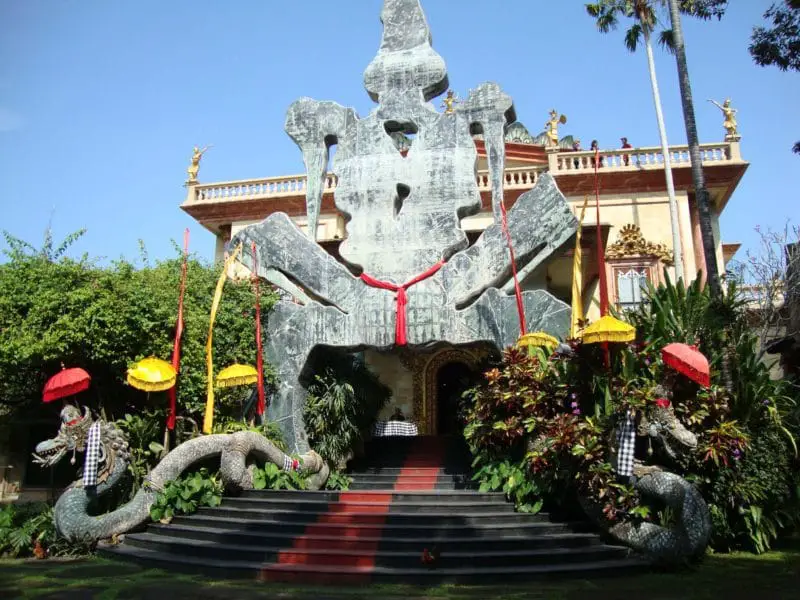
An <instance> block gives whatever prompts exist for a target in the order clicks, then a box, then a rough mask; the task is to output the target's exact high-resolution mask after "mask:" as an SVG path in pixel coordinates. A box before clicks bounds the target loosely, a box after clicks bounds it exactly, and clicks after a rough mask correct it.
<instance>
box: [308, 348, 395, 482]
mask: <svg viewBox="0 0 800 600" xmlns="http://www.w3.org/2000/svg"><path fill="white" fill-rule="evenodd" d="M310 362H311V365H312V367H311V368H312V372H314V373H315V375H314V377H313V379H312V380H311V382H310V385H309V387H308V397H307V398H306V406H305V411H304V413H303V419H304V421H305V425H306V431H307V432H308V438H309V443H310V445H311V447H312V448H314V450H315V451H316V452H318V453H319V455H320V456H321V457H322V458H323V459H324V460H325V461H326V462H327V463H328V464H329V465H331V468H332V469H333V470H340V469H344V467H345V466H346V464H347V461H348V460H350V458H352V457H353V455H354V453H355V452H356V450H357V449H358V447H359V446H360V444H361V443H362V442H363V440H364V437H365V436H366V434H367V433H368V432H369V429H370V427H371V426H372V424H373V423H374V421H375V416H376V415H377V414H378V411H379V410H380V409H381V408H382V407H383V406H384V405H385V404H386V402H388V401H389V398H390V397H391V391H390V390H389V389H388V388H387V387H386V386H384V385H383V384H381V383H380V381H379V380H378V378H377V377H376V376H375V374H374V373H372V372H371V371H370V370H369V368H367V366H366V365H365V364H364V363H363V362H361V361H360V360H358V359H357V358H356V357H353V356H352V355H349V354H340V353H335V352H326V353H324V354H318V355H317V356H316V357H312V358H311V359H310Z"/></svg>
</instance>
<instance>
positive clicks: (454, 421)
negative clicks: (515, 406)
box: [421, 345, 492, 435]
mask: <svg viewBox="0 0 800 600" xmlns="http://www.w3.org/2000/svg"><path fill="white" fill-rule="evenodd" d="M491 353H492V349H491V348H490V347H487V346H484V345H475V346H465V347H452V346H451V347H447V348H443V349H440V350H439V351H438V352H435V353H434V354H433V355H429V357H428V359H427V361H426V362H425V365H424V367H423V368H422V382H423V385H424V388H423V394H422V398H421V400H422V402H421V404H422V408H423V410H422V411H421V412H422V414H423V415H424V417H423V419H421V420H422V421H423V423H421V425H423V427H421V433H425V434H427V435H454V434H458V435H460V434H461V433H462V431H463V429H464V424H463V423H462V422H461V420H460V417H459V406H460V404H461V395H462V394H463V393H464V391H466V390H467V389H469V388H471V387H473V386H475V385H476V384H477V383H478V382H479V381H480V380H481V376H482V372H483V368H482V367H483V366H484V364H485V360H486V359H487V357H488V356H489V355H490V354H491Z"/></svg>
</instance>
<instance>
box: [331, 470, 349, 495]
mask: <svg viewBox="0 0 800 600" xmlns="http://www.w3.org/2000/svg"><path fill="white" fill-rule="evenodd" d="M351 483H353V478H352V477H349V476H348V475H346V474H345V473H340V472H339V471H331V473H330V475H328V479H327V481H325V489H326V490H342V491H344V490H349V489H350V484H351Z"/></svg>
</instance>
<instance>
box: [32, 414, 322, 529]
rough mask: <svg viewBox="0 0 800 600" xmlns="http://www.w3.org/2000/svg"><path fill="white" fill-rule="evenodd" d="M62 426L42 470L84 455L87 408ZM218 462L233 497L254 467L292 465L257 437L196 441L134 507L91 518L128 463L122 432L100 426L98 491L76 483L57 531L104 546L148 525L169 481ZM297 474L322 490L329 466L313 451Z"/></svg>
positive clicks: (59, 506) (41, 450)
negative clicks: (209, 462) (94, 504)
mask: <svg viewBox="0 0 800 600" xmlns="http://www.w3.org/2000/svg"><path fill="white" fill-rule="evenodd" d="M61 421H62V422H61V427H60V429H59V431H58V435H56V436H55V437H54V438H51V439H49V440H45V441H43V442H41V443H40V444H38V445H37V446H36V451H35V452H34V454H33V459H34V462H36V463H38V464H40V465H41V466H43V467H50V466H53V465H55V464H56V463H57V462H58V461H60V460H61V459H62V458H64V456H66V454H68V453H72V455H73V456H72V462H73V464H74V462H75V454H76V453H83V452H84V451H85V450H86V440H87V436H88V432H89V429H90V427H91V426H92V425H93V423H94V420H93V419H92V415H91V413H90V412H89V409H88V408H86V407H84V411H83V414H81V411H80V410H79V409H78V408H76V407H75V406H71V405H67V406H66V407H65V408H64V410H62V411H61ZM217 456H218V457H219V458H220V469H219V472H220V477H221V479H222V481H223V483H224V484H225V487H226V489H227V490H228V491H229V492H236V491H239V490H242V489H251V488H252V487H253V481H252V464H253V463H254V462H261V463H263V462H265V461H270V462H273V463H275V464H277V465H278V466H281V467H283V466H284V465H285V464H293V461H292V459H291V458H290V457H287V455H286V454H284V453H283V452H282V451H281V450H279V449H278V448H276V447H275V446H274V445H273V444H272V443H271V442H269V441H268V440H267V439H266V438H264V437H263V436H262V435H260V434H258V433H256V432H253V431H238V432H236V433H231V434H214V435H205V436H201V437H196V438H193V439H190V440H188V441H186V442H183V443H182V444H180V445H179V446H177V447H176V448H175V449H174V450H172V451H171V452H170V453H169V454H167V456H166V457H164V459H163V460H161V462H160V463H159V464H158V465H157V466H156V467H155V468H154V469H153V470H152V471H150V473H149V474H148V475H147V477H146V478H145V483H144V485H142V487H141V488H140V489H139V491H138V492H137V493H136V495H135V496H134V497H133V499H131V501H130V502H128V503H127V504H124V505H123V506H120V507H119V508H117V509H116V510H113V511H111V512H109V513H106V514H103V515H98V516H92V515H91V514H90V513H89V509H90V505H91V504H92V501H93V500H94V499H96V498H98V497H100V496H102V495H104V494H107V493H108V492H110V491H111V490H112V489H113V488H114V486H115V485H117V484H118V483H119V482H120V480H121V479H122V478H123V477H124V476H125V474H126V472H127V469H128V464H129V460H130V452H129V449H128V442H127V440H126V438H125V435H124V434H123V432H122V431H121V430H120V429H118V428H117V426H116V425H114V424H113V423H109V422H106V421H102V420H101V421H100V456H99V462H98V469H97V485H96V486H92V487H90V488H85V487H84V486H83V482H82V481H81V480H78V481H75V482H74V483H73V484H72V485H70V486H69V488H67V490H66V491H65V492H64V493H63V494H62V495H61V497H60V498H59V499H58V502H56V505H55V509H54V511H53V514H54V520H55V525H56V529H57V530H58V532H59V533H60V534H61V535H62V536H64V537H65V538H67V539H70V540H78V539H80V540H87V539H90V540H100V539H105V538H110V537H112V536H114V535H117V534H121V533H125V532H127V531H130V530H131V529H133V528H135V527H137V526H139V525H141V524H142V523H144V522H145V521H147V519H149V517H150V506H151V505H152V504H153V502H154V501H155V499H156V497H157V495H158V493H159V490H162V489H163V488H164V486H165V485H166V483H167V482H168V481H171V480H174V479H176V478H177V477H179V476H180V475H181V473H183V472H184V471H185V470H186V469H188V468H189V467H191V466H192V465H193V464H195V463H197V462H198V461H201V460H204V459H208V458H213V457H217ZM287 459H288V462H286V461H287ZM297 468H299V469H301V470H302V471H304V472H305V473H307V474H308V487H309V489H319V488H320V487H321V486H322V485H323V484H324V483H325V481H326V479H327V478H328V472H329V470H328V466H327V465H326V464H325V463H324V461H323V460H322V458H321V457H320V456H319V455H318V454H316V453H315V452H314V451H313V450H312V451H309V452H307V453H306V454H304V455H301V456H300V457H299V461H298V464H297Z"/></svg>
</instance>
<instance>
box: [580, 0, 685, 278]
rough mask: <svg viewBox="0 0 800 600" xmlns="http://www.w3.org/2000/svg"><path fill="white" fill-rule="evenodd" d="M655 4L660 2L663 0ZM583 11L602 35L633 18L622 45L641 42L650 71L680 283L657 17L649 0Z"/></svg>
mask: <svg viewBox="0 0 800 600" xmlns="http://www.w3.org/2000/svg"><path fill="white" fill-rule="evenodd" d="M659 1H660V2H662V3H663V0H659ZM586 12H588V13H589V15H590V16H592V17H594V18H595V19H596V22H597V28H598V29H599V30H600V31H601V32H602V33H607V32H609V31H610V30H612V29H616V28H617V24H618V17H619V16H623V17H629V18H633V19H634V20H635V23H634V24H633V25H632V26H631V28H630V29H628V31H627V32H625V46H627V48H628V50H630V51H631V52H635V51H636V48H637V46H638V45H639V42H640V40H642V39H644V48H645V53H646V54H647V66H648V68H649V71H650V85H651V87H652V90H653V104H655V108H656V119H657V121H658V133H659V136H660V138H661V153H662V154H663V156H664V177H665V179H666V183H667V195H668V196H669V215H670V221H671V225H672V252H673V260H674V262H675V277H676V279H677V280H680V279H682V278H683V276H684V273H683V253H682V252H681V236H680V226H679V224H678V204H677V202H676V201H675V186H674V184H673V182H672V161H671V159H670V153H669V144H668V143H667V132H666V129H665V127H664V115H663V112H662V110H661V96H660V95H659V92H658V80H657V79H656V66H655V62H654V60H653V46H652V44H651V43H650V36H651V34H652V33H653V30H654V29H655V27H656V25H657V24H658V16H657V14H656V11H655V8H654V6H653V3H652V2H651V1H649V0H600V2H595V3H593V4H587V5H586Z"/></svg>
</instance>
